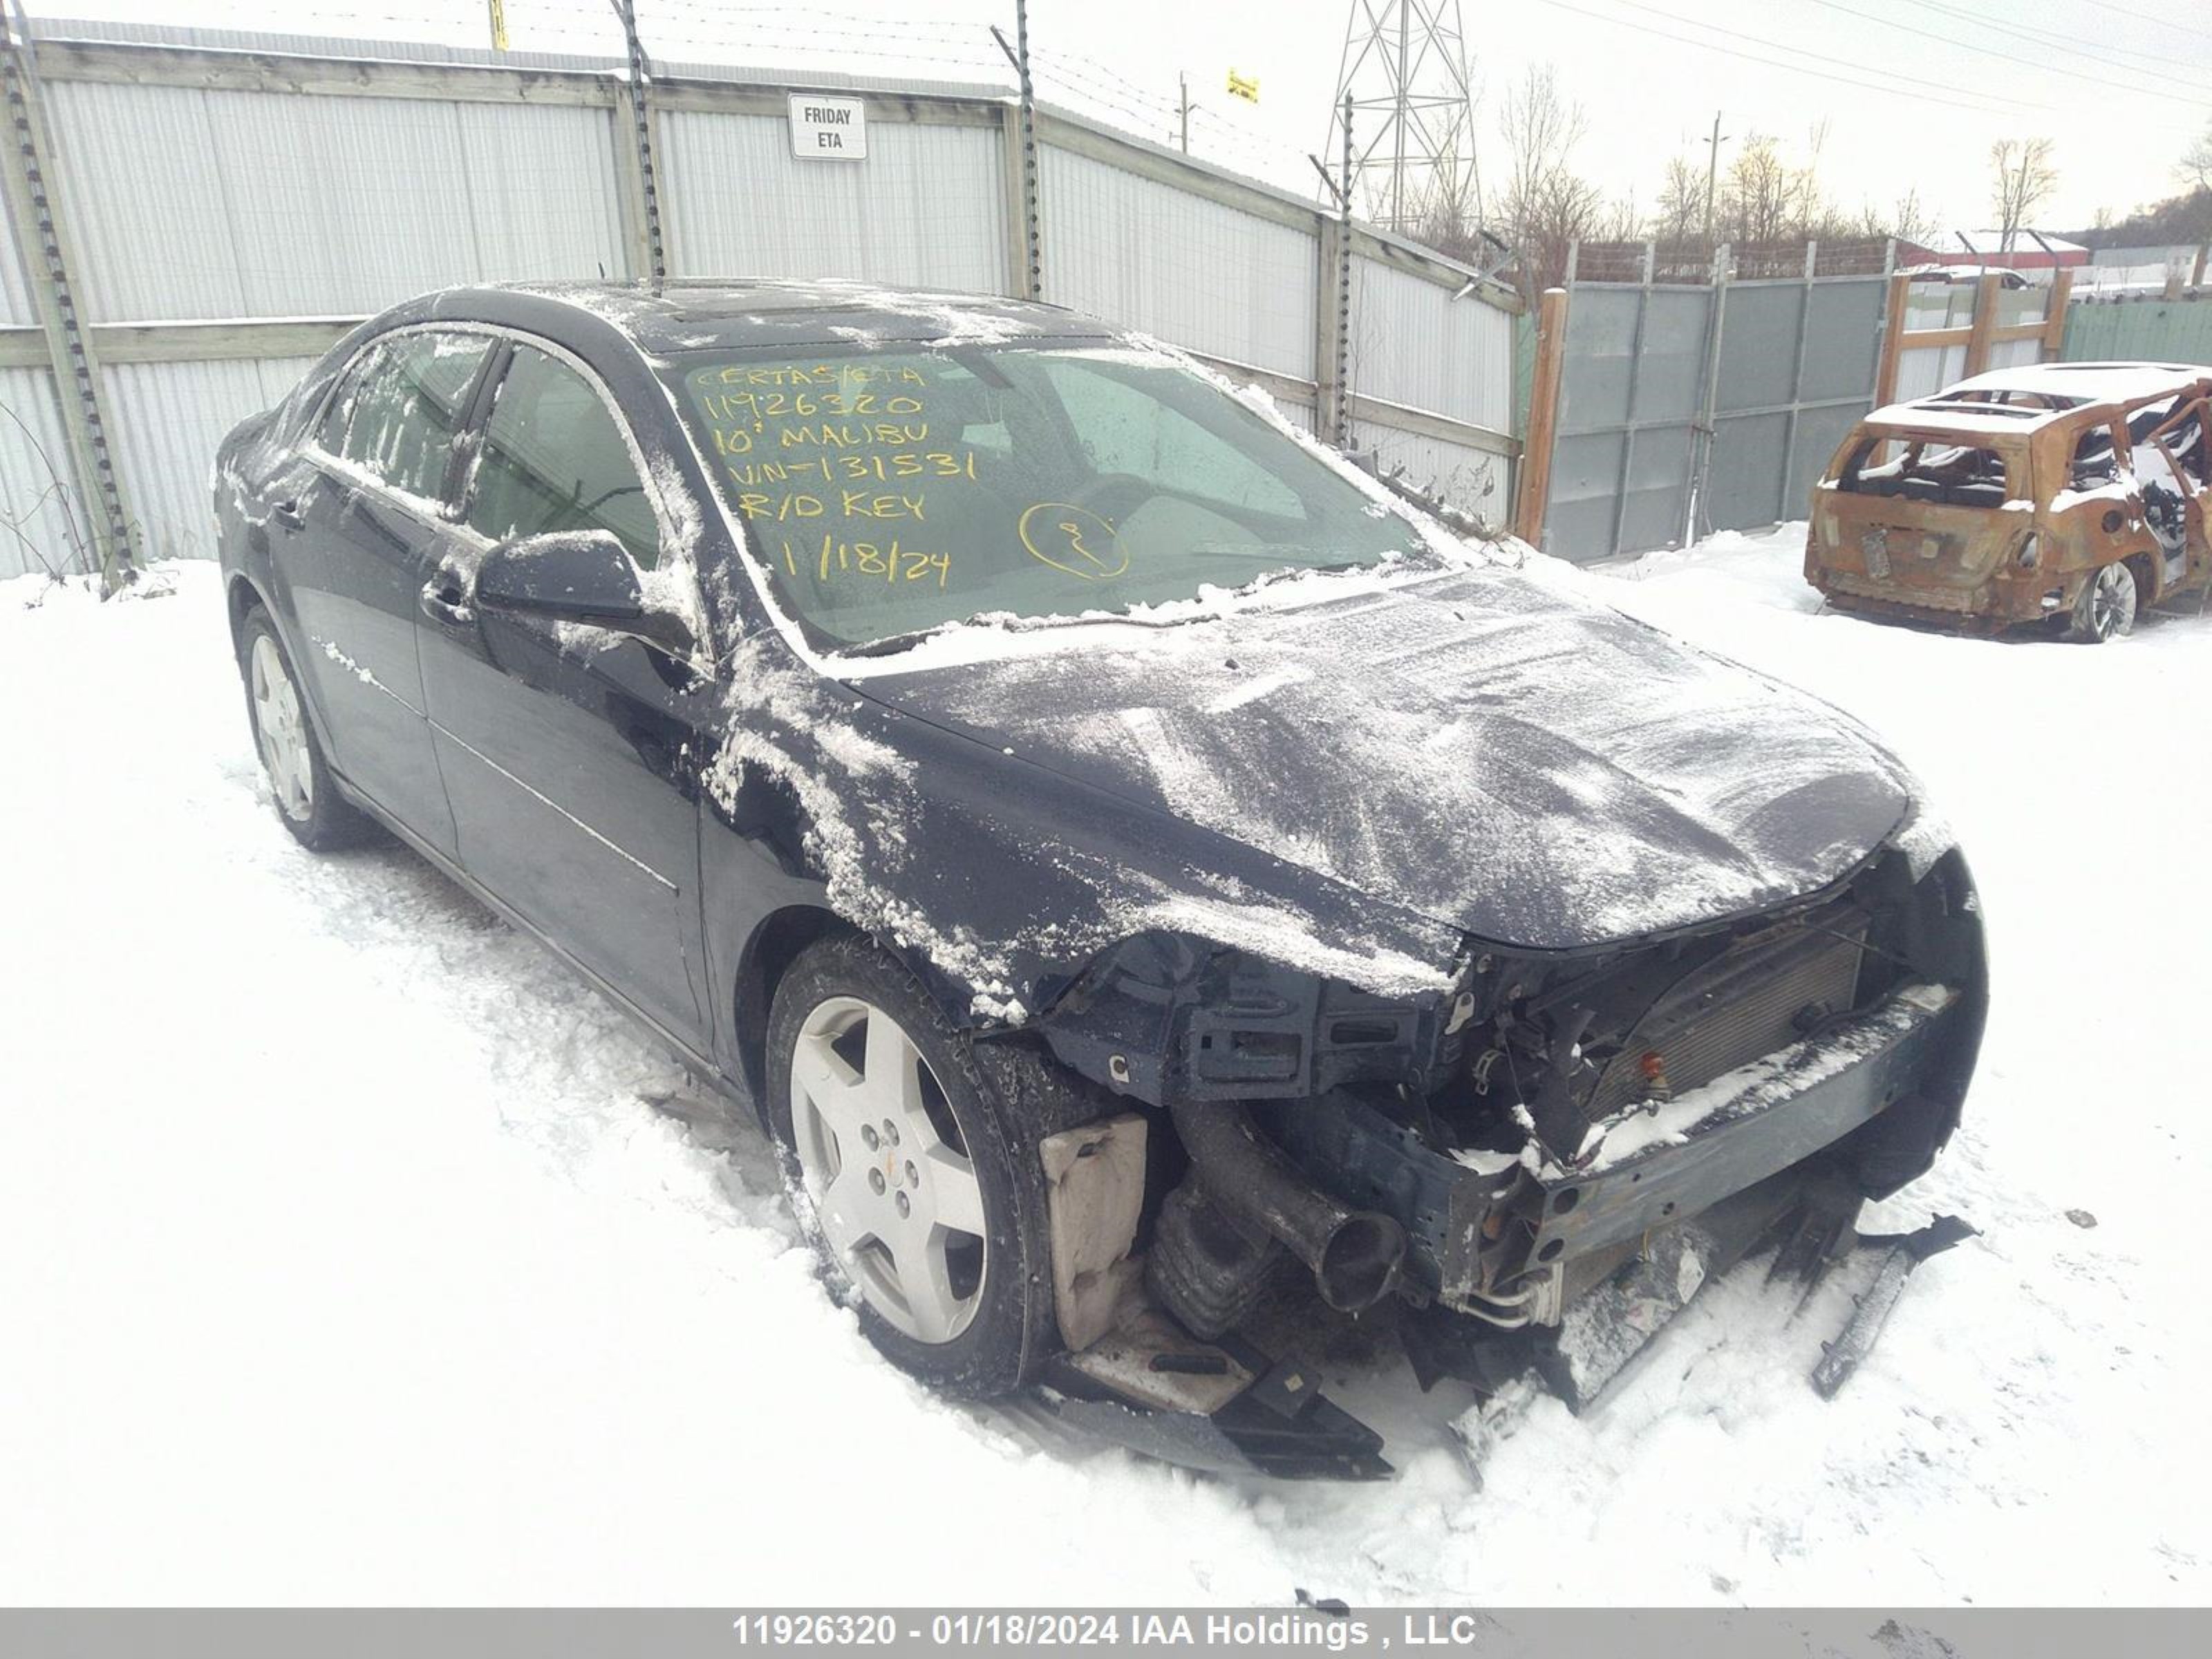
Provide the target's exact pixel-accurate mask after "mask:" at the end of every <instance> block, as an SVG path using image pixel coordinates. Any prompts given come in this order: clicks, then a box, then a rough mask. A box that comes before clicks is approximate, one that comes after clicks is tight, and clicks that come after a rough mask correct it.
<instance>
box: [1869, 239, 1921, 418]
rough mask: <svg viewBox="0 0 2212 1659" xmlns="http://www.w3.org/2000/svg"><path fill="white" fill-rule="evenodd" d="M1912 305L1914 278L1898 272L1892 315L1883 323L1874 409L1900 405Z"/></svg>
mask: <svg viewBox="0 0 2212 1659" xmlns="http://www.w3.org/2000/svg"><path fill="white" fill-rule="evenodd" d="M1911 301H1912V278H1911V277H1910V276H1907V275H1905V272H1903V271H1901V270H1900V271H1898V272H1896V273H1895V274H1894V275H1893V276H1891V277H1890V279H1889V295H1888V298H1887V301H1885V302H1884V303H1885V304H1886V305H1887V308H1888V314H1887V316H1886V317H1885V318H1884V319H1882V329H1881V362H1879V363H1877V364H1876V365H1875V372H1874V406H1875V408H1876V409H1887V408H1888V407H1889V405H1890V404H1893V403H1895V402H1896V401H1897V365H1898V360H1899V358H1900V357H1902V356H1904V355H1905V307H1907V306H1908V305H1910V304H1911Z"/></svg>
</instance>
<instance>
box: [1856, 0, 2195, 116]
mask: <svg viewBox="0 0 2212 1659" xmlns="http://www.w3.org/2000/svg"><path fill="white" fill-rule="evenodd" d="M1813 3H1814V5H1816V6H1825V7H1826V8H1827V9H1828V10H1830V11H1835V12H1841V13H1842V14H1843V15H1844V16H1846V17H1856V18H1857V19H1858V20H1859V21H1861V22H1865V23H1872V24H1874V25H1875V26H1876V27H1881V28H1885V29H1891V30H1894V31H1897V32H1899V33H1905V34H1916V35H1918V36H1919V37H1920V38H1921V39H1922V40H1933V41H1935V42H1936V43H1937V44H1938V45H1940V46H1949V47H1951V48H1952V49H1953V50H1954V51H1956V52H1974V53H1977V54H1978V55H1979V56H1981V57H1984V58H2000V59H2002V61H2003V62H2005V63H2008V64H2026V65H2027V67H2028V68H2029V69H2033V70H2046V71H2048V70H2051V69H2052V68H2053V65H2052V64H2051V63H2050V62H2049V61H2048V60H2047V59H2041V58H2022V57H2021V55H2020V54H2019V53H2018V52H1999V51H1998V50H1997V49H1996V47H1995V46H1981V45H1978V44H1977V43H1976V42H1974V41H1972V40H1959V39H1957V38H1956V37H1954V36H1952V35H1948V34H1937V33H1935V32H1934V31H1933V30H1931V29H1923V28H1917V27H1914V26H1913V25H1912V24H1911V23H1900V22H1899V21H1896V20H1895V19H1894V18H1889V17H1884V16H1881V15H1880V14H1878V13H1875V12H1870V11H1861V10H1860V9H1858V8H1857V7H1856V6H1846V5H1844V4H1843V3H1841V0H1813ZM2060 72H2061V73H2063V74H2066V75H2069V76H2072V77H2073V78H2074V79H2075V80H2077V81H2087V82H2092V83H2093V84H2095V85H2097V86H2100V87H2112V88H2117V89H2118V90H2119V91H2121V92H2127V93H2133V94H2136V96H2137V97H2141V96H2142V93H2143V86H2142V82H2140V81H2133V82H2130V81H2108V80H2106V78H2105V77H2104V76H2101V75H2084V74H2082V73H2081V71H2079V70H2073V69H2067V70H2061V71H2060ZM2191 101H2192V102H2197V103H2203V102H2208V101H2212V100H2206V99H2203V98H2199V99H2195V100H2191Z"/></svg>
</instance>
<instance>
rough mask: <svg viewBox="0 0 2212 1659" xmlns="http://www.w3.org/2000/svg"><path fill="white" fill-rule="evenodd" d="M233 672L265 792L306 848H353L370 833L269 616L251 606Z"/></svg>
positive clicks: (240, 633)
mask: <svg viewBox="0 0 2212 1659" xmlns="http://www.w3.org/2000/svg"><path fill="white" fill-rule="evenodd" d="M238 671H239V673H240V677H241V678H243V679H244V680H245V682H246V719H247V720H248V721H249V722H250V723H251V724H252V727H253V744H254V747H255V748H256V749H258V750H260V752H261V766H262V770H263V771H264V772H265V773H266V774H267V775H268V779H269V793H270V798H271V799H273V800H274V801H275V803H276V816H277V817H279V818H281V819H283V823H284V827H285V828H286V829H289V830H290V831H291V832H292V834H293V836H294V837H295V839H296V840H297V841H298V842H299V843H300V844H301V846H302V847H305V848H307V849H308V850H309V851H310V852H315V853H326V852H329V851H331V849H332V848H339V847H351V846H354V845H356V843H358V842H361V841H362V839H363V838H364V837H365V836H367V834H368V819H367V818H365V817H362V814H361V813H360V812H359V811H357V810H356V808H355V807H354V806H353V805H352V803H350V802H349V801H347V800H346V799H343V797H341V796H340V795H339V793H338V792H337V785H336V784H334V783H332V782H331V769H330V767H329V766H328V765H327V764H326V763H325V762H324V759H323V746H322V744H320V743H319V742H318V741H317V739H316V737H315V728H314V726H313V724H311V723H310V722H309V720H308V719H307V702H306V700H305V699H304V698H303V697H302V696H301V694H300V682H299V678H298V677H297V676H296V675H295V674H294V673H293V671H292V659H291V658H290V657H289V656H287V655H286V654H285V651H284V642H283V641H282V640H280V639H278V638H277V637H276V624H275V623H272V622H270V620H269V613H268V612H267V611H264V610H262V609H261V608H259V607H258V606H256V607H255V608H254V610H253V611H251V612H250V613H248V615H247V617H246V624H245V626H244V627H243V628H241V629H240V630H239V638H238Z"/></svg>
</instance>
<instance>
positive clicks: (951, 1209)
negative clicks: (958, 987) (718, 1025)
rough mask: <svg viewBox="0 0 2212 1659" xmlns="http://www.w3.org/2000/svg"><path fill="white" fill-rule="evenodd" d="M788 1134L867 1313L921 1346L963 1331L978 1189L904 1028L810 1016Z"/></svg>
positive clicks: (826, 1008)
mask: <svg viewBox="0 0 2212 1659" xmlns="http://www.w3.org/2000/svg"><path fill="white" fill-rule="evenodd" d="M791 1126H792V1132H793V1143H794V1150H795V1151H796V1152H797V1154H798V1158H799V1175H800V1180H801V1182H802V1184H803V1185H804V1187H805V1192H806V1196H807V1198H808V1200H810V1202H811V1207H812V1209H813V1212H814V1216H815V1221H816V1225H817V1226H818V1227H819V1229H820V1231H821V1233H822V1237H823V1241H824V1242H825V1243H827V1244H828V1246H829V1249H830V1250H832V1251H833V1252H834V1253H835V1254H836V1257H837V1260H838V1261H839V1263H840V1264H841V1265H842V1267H843V1268H844V1270H845V1272H846V1273H848V1275H850V1277H851V1279H852V1280H853V1283H854V1285H855V1286H856V1287H857V1288H858V1290H859V1291H860V1295H861V1297H862V1298H863V1299H864V1300H865V1301H866V1303H867V1304H868V1306H869V1307H870V1308H871V1309H872V1310H874V1311H875V1313H876V1314H877V1315H878V1316H880V1317H881V1318H882V1319H883V1320H884V1322H886V1323H887V1324H889V1325H890V1326H891V1327H892V1328H894V1329H895V1330H897V1331H899V1332H900V1333H902V1334H904V1335H906V1336H908V1337H911V1338H912V1339H914V1340H915V1341H917V1342H927V1343H933V1344H934V1343H945V1342H950V1341H951V1340H954V1339H955V1338H956V1337H957V1336H958V1335H959V1334H961V1333H962V1332H963V1331H964V1330H966V1329H967V1328H968V1326H969V1323H970V1322H972V1321H973V1320H974V1318H975V1313H976V1310H977V1309H978V1308H979V1307H980V1306H981V1303H982V1291H983V1279H984V1274H985V1273H986V1272H987V1269H988V1267H989V1247H988V1244H987V1242H986V1237H985V1231H986V1229H985V1221H984V1216H983V1188H982V1185H981V1182H979V1181H977V1179H976V1177H975V1165H974V1164H972V1163H971V1162H970V1161H969V1154H968V1145H967V1140H966V1138H965V1137H964V1135H963V1133H962V1132H961V1129H960V1126H959V1122H958V1121H957V1119H956V1118H955V1116H954V1115H953V1113H952V1109H951V1103H950V1102H949V1101H948V1100H947V1098H946V1097H945V1090H944V1088H943V1086H942V1085H940V1084H939V1082H938V1079H937V1076H936V1073H933V1071H932V1070H931V1069H930V1066H929V1062H928V1061H927V1060H925V1059H923V1058H922V1054H921V1050H920V1049H919V1048H916V1047H915V1042H914V1039H913V1038H912V1037H911V1036H908V1034H907V1032H906V1030H905V1028H904V1027H902V1025H900V1024H899V1023H898V1021H897V1020H896V1019H895V1018H892V1017H891V1016H890V1014H888V1013H885V1012H884V1011H883V1010H882V1009H880V1008H878V1007H877V1006H875V1005H874V1004H872V1003H870V1002H867V1001H865V1000H862V999H860V998H858V997H830V998H828V999H826V1000H823V1001H822V1002H820V1003H817V1005H816V1006H815V1007H814V1008H813V1009H812V1011H811V1012H809V1013H808V1014H807V1016H806V1018H805V1022H804V1023H803V1024H801V1026H800V1028H799V1037H798V1041H797V1042H796V1043H795V1044H794V1046H793V1054H792V1056H791Z"/></svg>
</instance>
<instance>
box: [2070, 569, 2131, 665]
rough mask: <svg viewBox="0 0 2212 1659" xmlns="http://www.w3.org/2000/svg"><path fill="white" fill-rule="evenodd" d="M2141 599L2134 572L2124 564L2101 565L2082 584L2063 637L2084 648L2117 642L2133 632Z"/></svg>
mask: <svg viewBox="0 0 2212 1659" xmlns="http://www.w3.org/2000/svg"><path fill="white" fill-rule="evenodd" d="M2140 599H2141V595H2140V594H2139V593H2138V592H2137V591H2136V575H2135V572H2134V571H2132V570H2130V568H2128V567H2127V565H2126V564H2124V563H2123V562H2118V561H2115V562H2113V563H2111V564H2107V565H2100V566H2099V567H2098V568H2097V569H2096V571H2095V572H2094V573H2093V574H2092V575H2091V576H2090V578H2089V580H2087V581H2086V582H2084V583H2082V584H2081V597H2080V598H2079V599H2075V601H2074V615H2073V618H2072V622H2071V623H2070V625H2069V627H2068V629H2067V630H2066V636H2067V637H2068V638H2069V639H2071V640H2075V641H2079V642H2080V643H2081V644H2083V645H2102V644H2104V643H2105V642H2106V641H2107V640H2117V639H2119V638H2121V637H2122V636H2123V635H2126V634H2127V633H2129V632H2130V631H2131V630H2132V629H2134V627H2135V625H2136V608H2137V605H2138V604H2139V603H2140Z"/></svg>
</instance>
